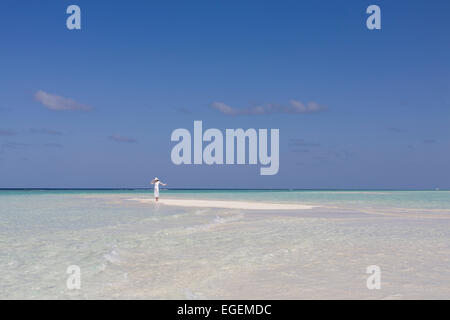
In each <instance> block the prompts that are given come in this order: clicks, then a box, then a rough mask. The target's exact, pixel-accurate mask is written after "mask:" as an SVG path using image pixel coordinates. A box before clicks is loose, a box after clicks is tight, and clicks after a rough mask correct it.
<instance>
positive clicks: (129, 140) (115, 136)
mask: <svg viewBox="0 0 450 320" xmlns="http://www.w3.org/2000/svg"><path fill="white" fill-rule="evenodd" d="M108 139H109V140H112V141H115V142H126V143H134V142H136V139H134V138H129V137H124V136H120V135H118V134H113V135H111V136H109V137H108Z"/></svg>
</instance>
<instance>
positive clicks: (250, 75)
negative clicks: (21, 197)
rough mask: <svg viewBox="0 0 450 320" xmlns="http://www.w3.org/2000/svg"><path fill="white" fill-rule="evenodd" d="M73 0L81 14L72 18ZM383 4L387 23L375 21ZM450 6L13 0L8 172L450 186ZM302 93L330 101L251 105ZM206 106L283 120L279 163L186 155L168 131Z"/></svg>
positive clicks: (123, 182) (62, 177) (137, 181)
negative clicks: (78, 24) (264, 165)
mask: <svg viewBox="0 0 450 320" xmlns="http://www.w3.org/2000/svg"><path fill="white" fill-rule="evenodd" d="M70 4H77V5H79V6H80V8H81V15H82V29H81V30H68V29H67V28H66V22H65V21H66V18H67V17H68V15H67V14H66V8H67V6H69V5H70ZM370 4H377V5H379V6H380V8H381V16H382V29H381V30H373V31H371V30H368V29H367V28H366V22H365V21H366V18H367V17H368V15H367V14H366V13H365V10H366V8H367V6H369V5H370ZM449 14H450V2H448V1H433V2H432V3H430V2H427V1H370V2H369V1H331V0H330V1H298V0H297V1H242V0H241V1H211V0H208V1H158V2H156V1H126V2H125V1H83V0H77V1H45V0H44V1H39V2H38V1H33V2H30V1H17V0H16V1H11V0H4V1H2V2H1V3H0V39H1V42H0V48H1V50H0V52H1V56H0V58H1V59H0V187H67V188H70V187H91V188H93V187H146V186H147V185H148V182H149V180H150V179H151V178H152V177H154V176H158V177H159V178H161V179H162V180H163V181H165V182H167V183H168V184H169V185H168V186H170V187H205V188H209V187H215V188H222V187H223V188H233V187H236V188H399V189H401V188H413V189H431V188H432V189H434V188H442V189H444V188H450V170H449V163H450V129H449V124H450V59H449V58H448V57H449V56H450V41H448V40H449V33H450V24H449V20H448V16H449ZM55 99H56V100H55ZM58 99H59V100H58ZM67 99H71V100H70V101H69V100H67ZM293 101H294V102H293ZM217 103H222V104H224V105H226V106H228V107H229V108H232V110H234V111H235V112H234V113H232V114H227V113H226V112H225V113H224V112H221V109H220V108H214V106H218V104H217ZM295 103H302V104H303V105H308V104H311V103H316V104H317V105H319V106H321V107H323V108H326V110H320V111H318V112H303V113H292V112H291V113H290V112H283V111H281V110H283V108H277V110H278V111H277V112H273V113H266V114H252V112H246V111H244V112H243V111H242V110H247V111H248V110H253V109H252V108H254V107H258V106H263V108H267V106H270V105H276V106H282V107H289V106H291V105H292V104H295ZM52 105H53V106H55V105H56V106H57V107H56V108H55V107H53V108H52ZM61 105H63V106H65V107H64V108H66V109H74V110H61V109H64V108H62V107H61ZM55 109H56V110H55ZM239 110H241V111H239ZM222 111H223V109H222ZM240 113H250V114H240ZM194 120H202V121H203V126H204V127H205V128H218V129H221V130H225V128H279V129H280V170H279V173H278V174H277V175H274V176H260V175H259V167H260V166H259V165H246V166H207V165H202V166H193V165H192V166H175V165H173V164H172V162H171V159H170V151H171V149H172V147H173V146H174V143H171V141H170V134H171V132H172V131H173V130H174V129H176V128H187V129H189V130H191V131H192V130H193V121H194Z"/></svg>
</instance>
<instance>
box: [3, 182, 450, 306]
mask: <svg viewBox="0 0 450 320" xmlns="http://www.w3.org/2000/svg"><path fill="white" fill-rule="evenodd" d="M161 196H162V197H167V198H189V199H220V200H224V199H233V200H242V201H258V202H261V201H262V202H264V201H266V202H275V203H278V202H279V203H286V202H287V203H305V204H314V205H317V206H318V207H317V208H314V209H311V210H299V211H283V212H282V211H280V212H267V211H264V212H258V211H255V210H250V211H246V210H236V209H234V210H230V209H207V208H201V209H200V208H198V209H197V208H182V207H170V206H167V205H164V204H155V203H151V204H143V203H139V202H137V201H131V200H130V199H133V198H151V197H152V192H151V190H103V191H102V190H33V191H24V190H2V191H0V272H1V275H2V277H1V281H0V299H7V298H13V299H18V298H26V299H47V298H49V299H96V298H97V299H98V298H99V299H110V298H124V299H133V298H138V299H141V298H144V299H145V298H149V299H161V298H169V299H177V298H181V299H184V298H188V299H209V298H211V299H213V298H218V299H220V298H224V299H227V298H275V299H277V298H288V299H289V298H291V299H297V298H368V299H372V298H373V299H382V298H387V299H395V298H450V191H364V190H361V191H295V190H293V191H278V190H264V191H257V190H234V191H233V190H162V192H161ZM70 265H77V266H79V267H80V269H81V289H80V290H69V289H68V288H67V287H66V280H67V278H68V276H69V275H68V274H67V273H66V270H67V267H68V266H70ZM369 265H378V266H380V268H381V270H382V288H381V289H380V290H368V289H367V287H366V278H367V277H368V275H367V274H366V268H367V266H369Z"/></svg>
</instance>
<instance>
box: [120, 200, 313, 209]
mask: <svg viewBox="0 0 450 320" xmlns="http://www.w3.org/2000/svg"><path fill="white" fill-rule="evenodd" d="M128 200H130V201H138V202H141V203H155V200H153V199H142V198H133V199H128ZM158 203H161V204H165V205H168V206H178V207H197V208H223V209H243V210H305V209H312V208H314V206H310V205H304V204H288V203H286V204H284V203H266V202H256V201H254V202H251V201H232V200H196V199H159V201H158Z"/></svg>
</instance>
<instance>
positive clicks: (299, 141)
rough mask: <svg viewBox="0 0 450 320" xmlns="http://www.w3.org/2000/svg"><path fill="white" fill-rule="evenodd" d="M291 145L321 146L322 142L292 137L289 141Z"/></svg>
mask: <svg viewBox="0 0 450 320" xmlns="http://www.w3.org/2000/svg"><path fill="white" fill-rule="evenodd" d="M289 146H290V147H320V143H316V142H308V141H305V140H304V139H291V140H290V142H289Z"/></svg>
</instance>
